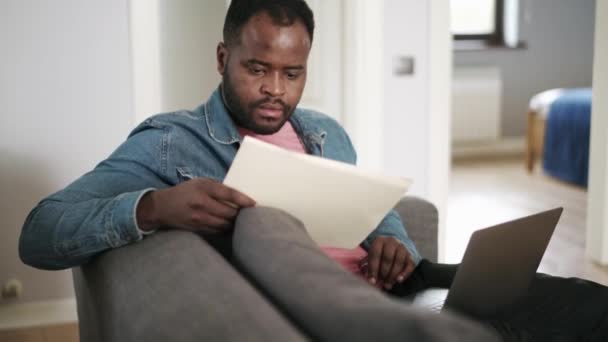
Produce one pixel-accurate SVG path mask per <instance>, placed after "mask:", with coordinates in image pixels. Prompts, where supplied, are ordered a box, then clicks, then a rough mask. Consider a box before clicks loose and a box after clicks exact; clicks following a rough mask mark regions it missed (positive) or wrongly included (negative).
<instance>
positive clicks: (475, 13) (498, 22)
mask: <svg viewBox="0 0 608 342" xmlns="http://www.w3.org/2000/svg"><path fill="white" fill-rule="evenodd" d="M450 6H451V8H450V15H451V18H450V19H451V30H452V34H453V35H454V39H455V40H478V41H485V42H486V43H487V44H490V45H498V44H503V42H504V37H503V6H504V4H503V0H450Z"/></svg>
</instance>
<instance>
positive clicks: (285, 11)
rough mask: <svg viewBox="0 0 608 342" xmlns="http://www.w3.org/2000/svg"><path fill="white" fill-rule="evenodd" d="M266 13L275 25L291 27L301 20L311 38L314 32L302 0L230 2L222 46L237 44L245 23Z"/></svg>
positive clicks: (308, 10)
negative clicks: (257, 15)
mask: <svg viewBox="0 0 608 342" xmlns="http://www.w3.org/2000/svg"><path fill="white" fill-rule="evenodd" d="M261 12H266V13H267V14H268V15H269V16H270V17H271V18H272V20H273V22H274V23H275V24H276V25H279V26H291V25H293V24H294V23H295V21H296V20H301V21H302V23H303V24H304V26H306V31H308V35H309V36H310V42H311V43H312V37H313V33H314V30H315V20H314V17H313V14H312V10H311V9H310V7H308V4H306V1H304V0H232V1H231V2H230V7H228V13H227V14H226V20H225V21H224V32H223V34H224V44H226V45H232V44H236V43H238V42H239V39H240V35H241V29H242V28H243V25H245V23H247V21H248V20H249V19H250V18H251V17H253V16H255V15H256V14H259V13H261Z"/></svg>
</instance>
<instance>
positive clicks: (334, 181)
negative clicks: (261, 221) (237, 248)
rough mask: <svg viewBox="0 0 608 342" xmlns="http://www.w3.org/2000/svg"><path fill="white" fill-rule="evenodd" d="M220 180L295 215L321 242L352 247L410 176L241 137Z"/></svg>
mask: <svg viewBox="0 0 608 342" xmlns="http://www.w3.org/2000/svg"><path fill="white" fill-rule="evenodd" d="M224 184H225V185H227V186H229V187H232V188H234V189H236V190H239V191H241V192H243V193H245V194H247V195H248V196H250V197H251V198H253V199H254V200H256V202H257V205H258V206H268V207H274V208H278V209H282V210H284V211H286V212H288V213H290V214H291V215H293V216H295V217H296V218H298V219H299V220H300V221H302V222H303V223H304V225H305V226H306V229H307V230H308V233H309V234H310V236H311V237H312V238H313V240H314V241H315V242H317V244H319V245H321V246H332V247H342V248H354V247H356V246H357V245H358V244H360V243H361V242H362V241H363V240H364V239H365V238H366V237H367V236H368V235H369V233H370V232H371V231H372V230H374V229H375V228H376V226H377V225H378V224H379V223H380V221H381V220H382V219H383V218H384V216H386V214H387V213H388V212H389V210H390V209H392V208H393V206H394V205H395V204H396V203H397V202H398V201H399V200H400V199H401V197H402V196H403V195H404V194H405V192H406V191H407V189H408V187H409V185H410V184H411V181H410V180H408V179H403V178H397V177H388V176H382V175H377V174H373V173H369V172H365V171H363V170H361V169H359V168H357V167H356V166H354V165H350V164H346V163H341V162H337V161H333V160H329V159H324V158H320V157H316V156H310V155H305V154H302V153H296V152H291V151H287V150H285V149H282V148H279V147H277V146H274V145H271V144H268V143H265V142H262V141H260V140H257V139H255V138H251V137H245V139H244V141H243V143H242V145H241V147H240V149H239V151H238V153H237V155H236V157H235V159H234V161H233V163H232V165H231V167H230V170H228V174H227V175H226V178H225V179H224Z"/></svg>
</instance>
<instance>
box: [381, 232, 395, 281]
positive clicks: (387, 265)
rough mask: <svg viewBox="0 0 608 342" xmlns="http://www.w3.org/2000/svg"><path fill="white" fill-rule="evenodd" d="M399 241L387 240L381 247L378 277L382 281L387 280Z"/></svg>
mask: <svg viewBox="0 0 608 342" xmlns="http://www.w3.org/2000/svg"><path fill="white" fill-rule="evenodd" d="M399 245H400V243H398V242H396V241H392V240H387V241H386V242H385V243H384V246H383V248H382V261H381V262H380V275H379V277H380V279H382V281H383V282H384V283H387V282H388V276H389V275H390V272H391V269H392V268H393V264H394V263H395V254H396V253H397V247H398V246H399Z"/></svg>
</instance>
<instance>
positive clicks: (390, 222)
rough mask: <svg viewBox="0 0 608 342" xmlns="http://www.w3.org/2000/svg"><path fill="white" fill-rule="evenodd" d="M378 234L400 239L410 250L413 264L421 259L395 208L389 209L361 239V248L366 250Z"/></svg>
mask: <svg viewBox="0 0 608 342" xmlns="http://www.w3.org/2000/svg"><path fill="white" fill-rule="evenodd" d="M378 236H392V237H394V238H396V239H397V240H399V241H401V243H403V245H405V248H407V250H408V251H409V252H410V255H411V256H412V260H413V261H414V264H415V265H418V263H419V262H420V260H422V257H421V256H420V253H418V250H417V249H416V245H414V242H413V241H412V240H411V239H410V237H409V236H408V235H407V232H406V230H405V227H404V224H403V222H402V221H401V218H400V217H399V214H397V212H396V211H395V210H391V211H390V212H389V213H388V215H386V216H385V217H384V219H383V220H382V221H381V222H380V224H379V225H378V227H376V229H375V230H374V231H373V232H372V233H371V234H369V236H368V237H367V239H365V241H363V243H362V246H363V248H364V249H365V250H368V249H369V247H370V245H371V243H372V241H374V239H375V238H377V237H378Z"/></svg>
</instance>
